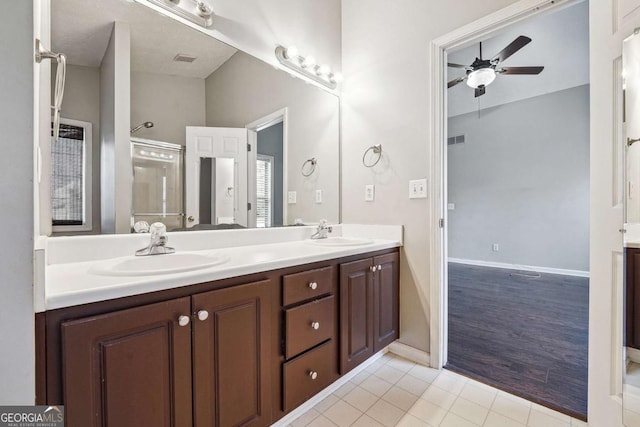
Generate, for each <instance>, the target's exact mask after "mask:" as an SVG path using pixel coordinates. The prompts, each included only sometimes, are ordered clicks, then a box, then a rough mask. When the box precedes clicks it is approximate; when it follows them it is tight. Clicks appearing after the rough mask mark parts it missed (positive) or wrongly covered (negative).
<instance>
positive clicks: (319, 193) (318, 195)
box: [316, 190, 322, 203]
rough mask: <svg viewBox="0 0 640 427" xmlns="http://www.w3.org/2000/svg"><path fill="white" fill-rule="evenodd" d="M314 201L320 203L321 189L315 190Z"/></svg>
mask: <svg viewBox="0 0 640 427" xmlns="http://www.w3.org/2000/svg"><path fill="white" fill-rule="evenodd" d="M316 203H322V190H316Z"/></svg>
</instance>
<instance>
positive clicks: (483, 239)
mask: <svg viewBox="0 0 640 427" xmlns="http://www.w3.org/2000/svg"><path fill="white" fill-rule="evenodd" d="M446 53H447V61H448V63H449V66H448V67H447V72H446V74H445V76H443V77H445V78H446V81H448V82H449V83H448V89H447V93H446V103H445V105H446V106H447V111H448V114H447V116H446V117H445V120H444V123H443V126H444V127H445V128H446V129H447V132H446V135H447V141H446V145H444V146H443V147H442V150H443V161H444V164H443V171H444V174H443V181H444V182H443V200H444V203H443V207H444V209H446V210H445V211H444V212H442V217H443V218H446V227H444V229H443V234H442V236H441V238H442V239H443V241H442V246H443V247H444V248H445V251H444V253H443V256H442V263H441V269H442V270H441V274H442V279H443V283H444V298H443V314H444V316H443V320H444V323H445V326H444V328H443V341H444V345H443V348H444V351H443V354H442V356H443V357H442V360H441V361H442V364H443V366H444V367H445V368H447V369H451V370H453V371H456V372H458V373H461V374H464V375H467V376H470V377H472V378H474V379H476V380H479V381H481V382H485V383H488V384H490V385H492V386H495V387H497V388H501V389H503V390H506V391H508V392H510V393H513V394H517V395H520V396H522V397H524V398H526V399H528V400H531V401H534V402H536V403H539V404H542V405H544V406H548V407H551V408H553V409H555V410H559V411H561V412H565V413H567V414H569V415H571V416H574V417H578V418H582V419H586V414H587V376H588V368H587V366H588V363H587V360H588V339H587V338H588V311H589V306H588V298H589V296H588V295H589V279H588V276H589V250H588V248H589V108H588V106H589V75H588V69H589V60H588V56H589V48H588V3H587V2H586V1H585V2H573V3H571V4H569V5H565V6H564V7H561V8H554V9H553V10H548V11H547V12H546V13H538V14H536V15H535V16H533V17H530V18H528V19H524V20H521V21H519V22H517V23H513V24H511V25H509V26H508V27H503V28H500V30H499V31H494V32H492V33H491V34H486V35H483V36H481V37H475V38H470V39H468V40H466V42H465V43H461V46H460V47H459V48H452V49H448V50H447V51H446ZM503 61H504V63H502V62H503ZM565 68H566V69H568V70H570V72H568V73H567V72H566V71H563V70H565ZM576 70H581V71H582V72H577V71H576ZM489 74H490V75H489Z"/></svg>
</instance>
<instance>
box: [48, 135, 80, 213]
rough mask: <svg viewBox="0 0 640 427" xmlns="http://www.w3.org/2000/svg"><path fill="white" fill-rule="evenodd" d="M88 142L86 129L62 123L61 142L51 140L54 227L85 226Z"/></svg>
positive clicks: (59, 140)
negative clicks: (85, 168) (85, 145)
mask: <svg viewBox="0 0 640 427" xmlns="http://www.w3.org/2000/svg"><path fill="white" fill-rule="evenodd" d="M51 133H52V136H53V130H52V131H51ZM84 140H85V137H84V128H82V127H79V126H72V125H67V124H60V137H59V139H58V141H57V142H54V141H53V139H52V141H51V214H52V220H53V225H82V224H83V223H84V150H85V147H84Z"/></svg>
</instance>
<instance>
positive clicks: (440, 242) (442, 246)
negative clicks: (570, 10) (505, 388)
mask: <svg viewBox="0 0 640 427" xmlns="http://www.w3.org/2000/svg"><path fill="white" fill-rule="evenodd" d="M578 1H581V0H556V1H552V0H520V1H518V2H516V3H513V4H511V5H510V6H507V7H505V8H504V9H501V10H499V11H497V12H496V13H493V14H490V15H487V16H486V17H484V18H481V19H478V20H477V21H475V22H472V23H470V24H468V25H465V26H463V27H461V28H459V29H457V30H454V31H452V32H450V33H448V34H446V35H444V36H442V37H440V38H438V39H435V40H433V41H432V42H431V46H430V52H429V54H430V61H431V73H430V75H431V78H430V84H431V91H430V92H431V104H430V107H431V108H430V111H431V115H430V116H429V125H430V128H431V135H430V141H429V147H430V154H431V167H430V168H429V170H430V173H429V178H430V180H429V181H430V183H431V188H430V190H431V194H432V195H433V197H432V198H431V199H430V203H429V213H430V215H429V217H430V218H431V223H430V224H429V229H430V230H432V233H431V234H432V236H433V238H432V239H431V241H430V248H429V249H430V250H429V267H430V268H429V271H430V277H429V279H430V280H429V283H430V284H431V285H430V286H429V288H430V291H429V296H430V301H431V316H430V322H429V323H430V326H429V330H430V356H431V361H432V364H431V365H432V367H434V368H436V369H440V368H442V366H444V364H445V363H446V360H447V304H446V301H447V283H446V274H445V272H444V264H445V263H444V260H446V259H447V248H446V239H445V238H444V236H445V235H446V234H445V233H446V230H447V221H446V209H445V207H446V206H447V195H446V191H445V189H446V179H444V176H445V175H444V174H445V173H446V164H445V163H444V161H445V159H446V157H445V156H446V150H444V149H443V147H445V146H446V142H447V127H446V120H447V99H446V63H447V60H446V50H448V49H452V48H456V47H463V46H466V45H470V44H472V43H474V42H475V41H476V40H477V39H479V38H482V37H486V36H488V35H489V34H491V33H494V32H496V31H498V30H500V29H502V28H504V27H506V26H508V25H511V24H514V23H516V22H519V21H521V20H523V19H525V18H528V17H530V16H533V15H535V14H538V13H541V12H543V11H546V10H549V9H551V8H557V7H559V6H560V5H562V6H565V5H568V4H570V3H577V2H578ZM440 218H443V219H444V220H445V224H444V228H442V229H441V228H439V225H438V222H439V220H440Z"/></svg>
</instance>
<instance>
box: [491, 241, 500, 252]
mask: <svg viewBox="0 0 640 427" xmlns="http://www.w3.org/2000/svg"><path fill="white" fill-rule="evenodd" d="M491 250H492V251H493V252H498V251H499V250H500V245H499V244H497V243H494V244H493V246H491Z"/></svg>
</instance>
